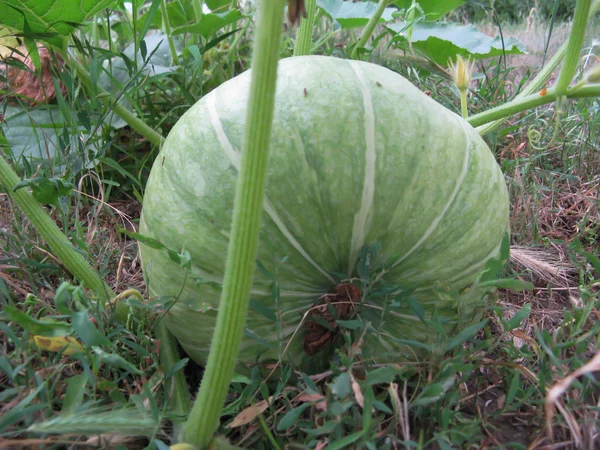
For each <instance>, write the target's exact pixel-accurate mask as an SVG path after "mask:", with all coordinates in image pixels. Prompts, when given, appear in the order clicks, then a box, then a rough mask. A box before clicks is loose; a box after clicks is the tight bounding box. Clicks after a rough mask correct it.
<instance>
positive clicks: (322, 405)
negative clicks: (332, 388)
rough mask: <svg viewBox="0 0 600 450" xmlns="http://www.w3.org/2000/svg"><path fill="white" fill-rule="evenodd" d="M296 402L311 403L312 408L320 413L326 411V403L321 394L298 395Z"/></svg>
mask: <svg viewBox="0 0 600 450" xmlns="http://www.w3.org/2000/svg"><path fill="white" fill-rule="evenodd" d="M297 400H298V401H299V402H300V403H313V404H314V407H315V408H317V409H318V410H320V411H325V410H326V409H327V401H326V400H325V397H324V396H323V395H321V394H300V395H299V396H298V399H297Z"/></svg>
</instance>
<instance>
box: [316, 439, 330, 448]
mask: <svg viewBox="0 0 600 450" xmlns="http://www.w3.org/2000/svg"><path fill="white" fill-rule="evenodd" d="M327 444H329V440H328V439H325V440H324V441H319V442H317V446H316V447H315V450H323V449H324V448H325V447H327Z"/></svg>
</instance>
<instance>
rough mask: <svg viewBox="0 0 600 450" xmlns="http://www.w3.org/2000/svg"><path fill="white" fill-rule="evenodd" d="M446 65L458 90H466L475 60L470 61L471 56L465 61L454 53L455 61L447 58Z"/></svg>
mask: <svg viewBox="0 0 600 450" xmlns="http://www.w3.org/2000/svg"><path fill="white" fill-rule="evenodd" d="M448 66H449V68H450V74H451V75H452V79H453V80H454V82H455V83H456V86H457V87H458V90H459V91H461V92H462V91H466V90H467V88H468V87H469V83H470V82H471V76H472V75H473V69H474V68H475V62H473V61H471V58H467V60H466V61H465V60H464V59H462V56H460V55H456V63H455V62H454V61H452V60H451V59H450V60H448Z"/></svg>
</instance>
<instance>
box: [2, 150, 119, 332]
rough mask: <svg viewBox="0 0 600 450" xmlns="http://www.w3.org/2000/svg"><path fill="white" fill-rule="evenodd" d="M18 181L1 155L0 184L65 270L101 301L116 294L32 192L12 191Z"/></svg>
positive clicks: (106, 302) (117, 307)
mask: <svg viewBox="0 0 600 450" xmlns="http://www.w3.org/2000/svg"><path fill="white" fill-rule="evenodd" d="M20 181H21V179H20V178H19V177H18V175H17V174H16V173H15V172H14V170H13V169H12V167H11V166H10V164H9V163H8V161H7V160H6V159H5V157H4V155H0V184H1V185H3V186H5V188H6V192H7V194H8V196H9V197H10V198H11V199H12V200H13V201H14V202H15V203H16V204H17V206H18V207H19V209H21V211H23V213H24V214H25V216H26V217H27V219H28V220H29V221H30V222H31V223H32V224H33V226H34V227H35V229H36V231H37V232H38V233H39V234H40V236H41V237H42V238H43V239H44V240H45V241H46V243H47V244H48V246H49V247H50V249H51V250H52V252H53V253H54V255H55V256H56V257H57V258H58V259H59V261H60V262H61V263H62V264H63V265H64V266H65V267H66V268H67V270H68V271H69V272H70V273H71V274H72V275H73V276H75V277H76V278H77V279H78V280H79V281H80V282H82V283H83V284H84V286H85V287H87V288H88V289H91V290H92V291H93V292H94V293H95V294H96V295H97V296H98V298H99V299H101V300H102V301H103V304H105V305H108V302H109V300H110V299H111V298H112V297H114V296H115V293H114V292H113V290H112V289H111V288H110V287H109V286H108V285H107V284H106V283H105V282H104V281H103V280H102V278H101V277H100V275H99V274H98V272H97V271H96V270H94V269H93V268H92V266H91V265H90V264H89V263H88V262H87V261H86V260H85V258H84V257H83V256H82V255H81V253H80V252H79V251H78V250H76V249H75V247H74V246H73V244H72V243H71V241H69V239H68V238H67V236H65V234H64V233H63V232H62V231H61V230H60V229H59V228H58V226H57V225H56V223H55V222H54V221H53V220H52V218H51V217H50V216H49V215H48V213H47V212H46V211H45V210H44V209H43V208H42V205H40V204H39V202H38V201H37V200H36V199H35V198H33V195H32V194H31V192H29V191H28V190H27V189H19V190H18V191H16V192H15V191H13V189H14V187H15V186H16V185H17V184H18V183H19V182H20ZM115 307H116V311H117V317H118V318H119V319H120V320H122V321H125V320H126V319H127V310H128V308H127V306H126V305H124V304H122V303H121V302H117V304H116V305H115Z"/></svg>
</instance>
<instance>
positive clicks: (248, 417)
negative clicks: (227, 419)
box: [226, 396, 273, 428]
mask: <svg viewBox="0 0 600 450" xmlns="http://www.w3.org/2000/svg"><path fill="white" fill-rule="evenodd" d="M272 399H273V396H271V397H269V400H268V401H267V400H261V401H260V402H258V403H256V404H254V405H252V406H249V407H248V408H246V409H244V410H242V411H241V412H240V413H239V414H238V415H237V416H235V417H234V419H233V420H232V421H231V423H230V424H228V425H227V426H226V428H237V427H241V426H242V425H246V424H248V423H250V422H252V421H253V420H254V419H256V418H257V417H258V416H259V415H260V414H262V413H264V412H265V411H266V410H267V408H268V407H269V403H270V402H271V400H272Z"/></svg>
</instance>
